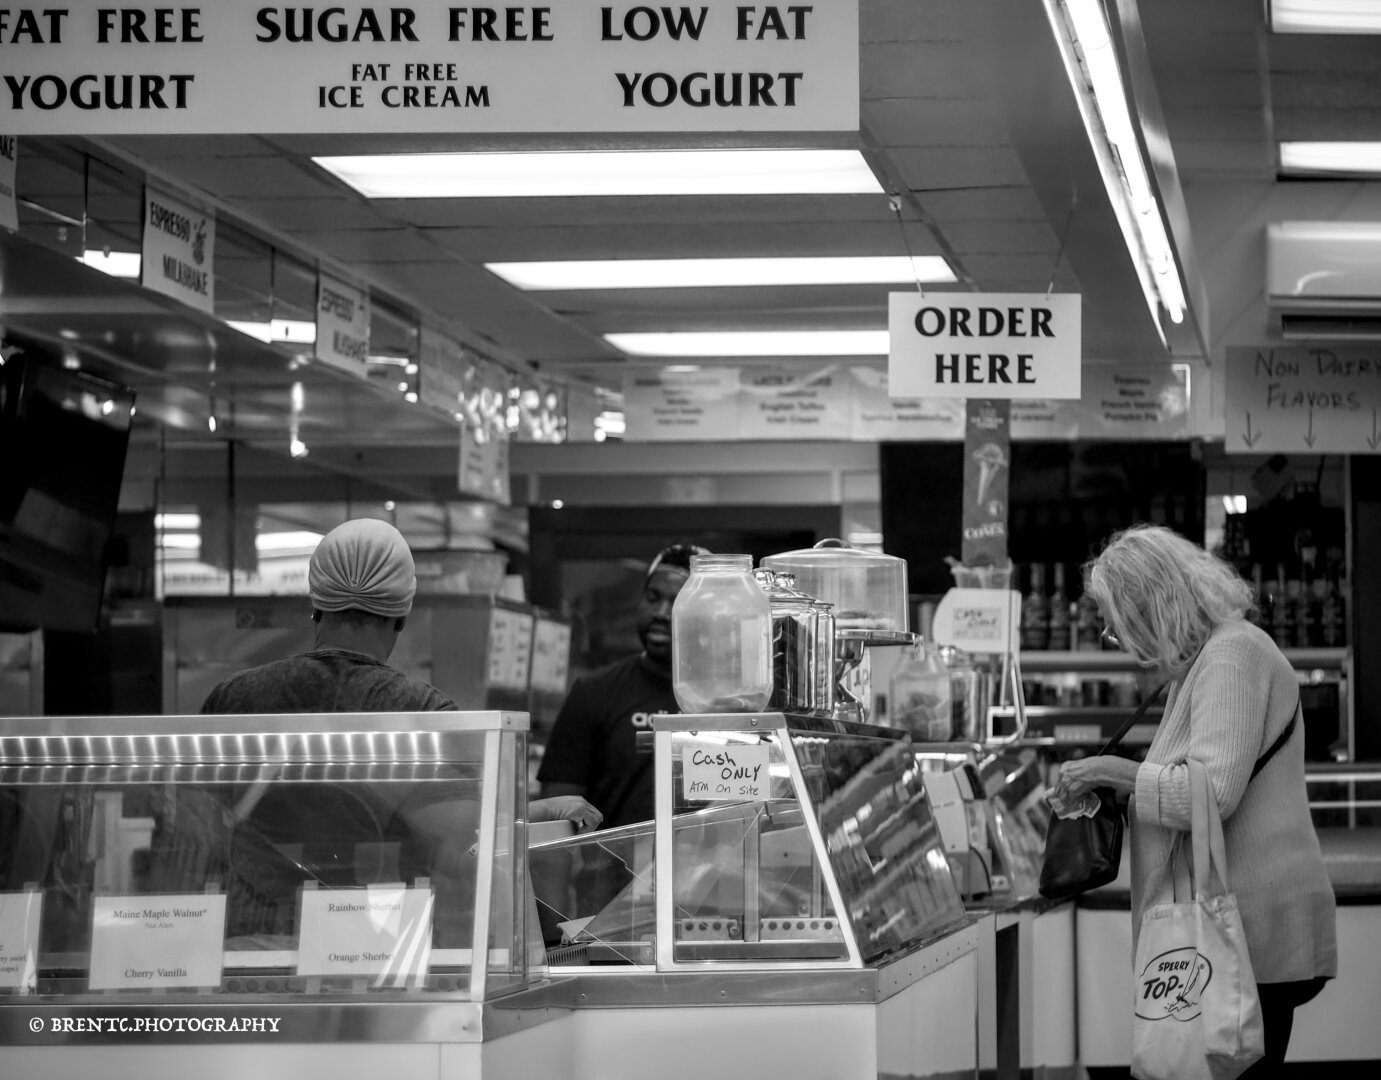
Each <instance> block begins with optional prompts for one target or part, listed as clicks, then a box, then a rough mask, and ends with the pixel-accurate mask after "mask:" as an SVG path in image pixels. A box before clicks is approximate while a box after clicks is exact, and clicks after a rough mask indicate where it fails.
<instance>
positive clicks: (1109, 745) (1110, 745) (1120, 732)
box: [1098, 683, 1169, 754]
mask: <svg viewBox="0 0 1381 1080" xmlns="http://www.w3.org/2000/svg"><path fill="white" fill-rule="evenodd" d="M1168 685H1169V684H1168V683H1161V684H1160V685H1159V686H1157V687H1156V688H1155V689H1154V690H1152V691H1151V692H1150V693H1149V694H1147V695H1146V699H1145V700H1144V701H1143V702H1142V703H1141V704H1140V705H1138V706H1137V707H1136V711H1135V712H1133V713H1132V715H1131V718H1130V719H1129V720H1127V722H1126V723H1124V724H1123V725H1122V726H1121V727H1120V728H1118V729H1117V734H1115V735H1114V736H1113V737H1112V738H1111V739H1109V740H1108V741H1107V742H1105V743H1104V744H1103V748H1102V749H1101V750H1099V751H1098V753H1100V754H1106V753H1107V752H1108V751H1109V750H1114V749H1116V748H1117V744H1118V743H1120V742H1121V741H1122V739H1123V737H1124V736H1125V735H1126V734H1127V732H1129V731H1131V730H1132V728H1133V727H1135V726H1136V723H1137V721H1138V720H1140V719H1141V718H1142V717H1143V716H1145V715H1146V710H1147V709H1149V708H1150V707H1151V706H1152V705H1154V704H1155V701H1156V698H1158V697H1160V692H1161V691H1162V690H1164V689H1165V688H1166V686H1168Z"/></svg>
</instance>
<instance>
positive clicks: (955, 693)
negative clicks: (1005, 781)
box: [940, 645, 991, 743]
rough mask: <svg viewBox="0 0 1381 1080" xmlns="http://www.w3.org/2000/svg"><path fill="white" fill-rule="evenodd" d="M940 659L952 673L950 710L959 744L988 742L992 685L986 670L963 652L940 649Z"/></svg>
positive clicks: (946, 647)
mask: <svg viewBox="0 0 1381 1080" xmlns="http://www.w3.org/2000/svg"><path fill="white" fill-rule="evenodd" d="M940 659H941V660H943V661H944V664H945V667H946V668H948V669H949V681H950V708H951V711H952V713H953V716H954V739H955V741H956V742H969V743H981V742H984V741H986V740H987V738H988V731H987V727H988V706H989V704H990V694H991V685H990V683H989V679H988V672H987V670H986V669H985V668H984V667H982V666H981V665H979V664H977V663H975V662H974V659H973V657H972V656H970V655H969V654H968V653H967V652H965V651H964V650H963V649H956V648H955V647H954V646H952V645H941V646H940Z"/></svg>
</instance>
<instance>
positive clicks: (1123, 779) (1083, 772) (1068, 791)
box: [1054, 754, 1137, 801]
mask: <svg viewBox="0 0 1381 1080" xmlns="http://www.w3.org/2000/svg"><path fill="white" fill-rule="evenodd" d="M1136 770H1137V763H1136V762H1135V761H1128V760H1127V759H1126V758H1120V757H1113V756H1111V755H1109V754H1095V755H1094V756H1093V757H1086V758H1081V759H1080V760H1078V761H1066V762H1065V763H1064V764H1063V765H1061V766H1060V778H1059V779H1058V780H1057V781H1056V782H1055V791H1054V794H1055V796H1056V797H1057V798H1060V799H1065V800H1070V801H1072V800H1074V799H1077V798H1078V797H1079V796H1080V795H1083V794H1084V793H1085V792H1087V791H1092V790H1093V789H1094V788H1097V787H1107V788H1112V789H1113V790H1114V791H1116V792H1120V793H1121V794H1124V795H1131V794H1134V793H1135V792H1136Z"/></svg>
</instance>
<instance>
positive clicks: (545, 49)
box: [0, 0, 858, 135]
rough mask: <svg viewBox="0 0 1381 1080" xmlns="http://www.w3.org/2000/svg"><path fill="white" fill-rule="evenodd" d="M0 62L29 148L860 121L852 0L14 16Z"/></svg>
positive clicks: (1, 124) (1, 107)
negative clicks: (134, 139) (75, 138)
mask: <svg viewBox="0 0 1381 1080" xmlns="http://www.w3.org/2000/svg"><path fill="white" fill-rule="evenodd" d="M36 46H41V48H40V47H36ZM0 57H3V60H4V63H3V64H0V113H7V114H8V115H7V116H6V117H4V118H0V130H8V131H11V132H13V133H14V134H18V135H26V134H46V135H61V134H92V135H113V134H140V133H159V134H179V133H201V134H215V133H229V132H263V133H284V132H313V133H317V132H321V133H329V132H331V131H337V130H339V131H349V132H373V131H403V132H406V131H416V132H426V131H438V132H439V131H445V132H456V131H485V132H515V133H519V132H554V131H562V132H566V131H586V132H601V131H783V132H788V131H795V132H799V131H833V132H838V131H856V130H857V128H858V0H830V2H829V3H824V4H821V3H810V4H748V3H738V2H733V0H709V2H705V3H698V4H678V5H664V4H656V5H653V4H636V3H635V4H609V3H599V2H598V0H563V2H562V3H560V4H554V3H552V4H546V5H505V6H469V5H449V4H445V5H443V4H436V3H413V4H409V5H388V6H380V5H370V4H365V5H324V6H318V5H311V6H274V5H264V4H262V3H260V2H259V0H217V3H216V4H214V5H212V4H200V5H197V6H176V7H173V6H169V7H158V8H153V9H147V8H142V7H135V6H126V7H118V6H111V7H99V8H92V9H86V8H28V7H24V8H4V9H0Z"/></svg>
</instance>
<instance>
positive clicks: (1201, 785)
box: [1186, 758, 1230, 899]
mask: <svg viewBox="0 0 1381 1080" xmlns="http://www.w3.org/2000/svg"><path fill="white" fill-rule="evenodd" d="M1186 765H1187V766H1188V767H1189V796H1190V814H1191V822H1192V826H1191V830H1190V831H1191V834H1192V837H1193V839H1192V843H1193V846H1194V895H1195V897H1196V898H1199V899H1202V898H1204V897H1208V896H1214V895H1218V893H1214V892H1212V891H1211V890H1212V887H1213V878H1212V875H1213V874H1214V873H1215V872H1216V873H1217V875H1218V881H1219V883H1220V884H1221V885H1222V888H1221V889H1220V890H1219V893H1226V892H1228V891H1229V890H1230V886H1229V885H1228V856H1227V845H1226V843H1225V842H1224V840H1223V817H1222V815H1221V814H1220V813H1219V812H1218V800H1217V799H1215V798H1214V797H1213V788H1212V785H1211V784H1210V783H1209V779H1208V769H1207V768H1206V767H1205V765H1204V763H1203V762H1202V761H1199V760H1197V759H1195V758H1191V759H1190V760H1189V761H1188V762H1186Z"/></svg>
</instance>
